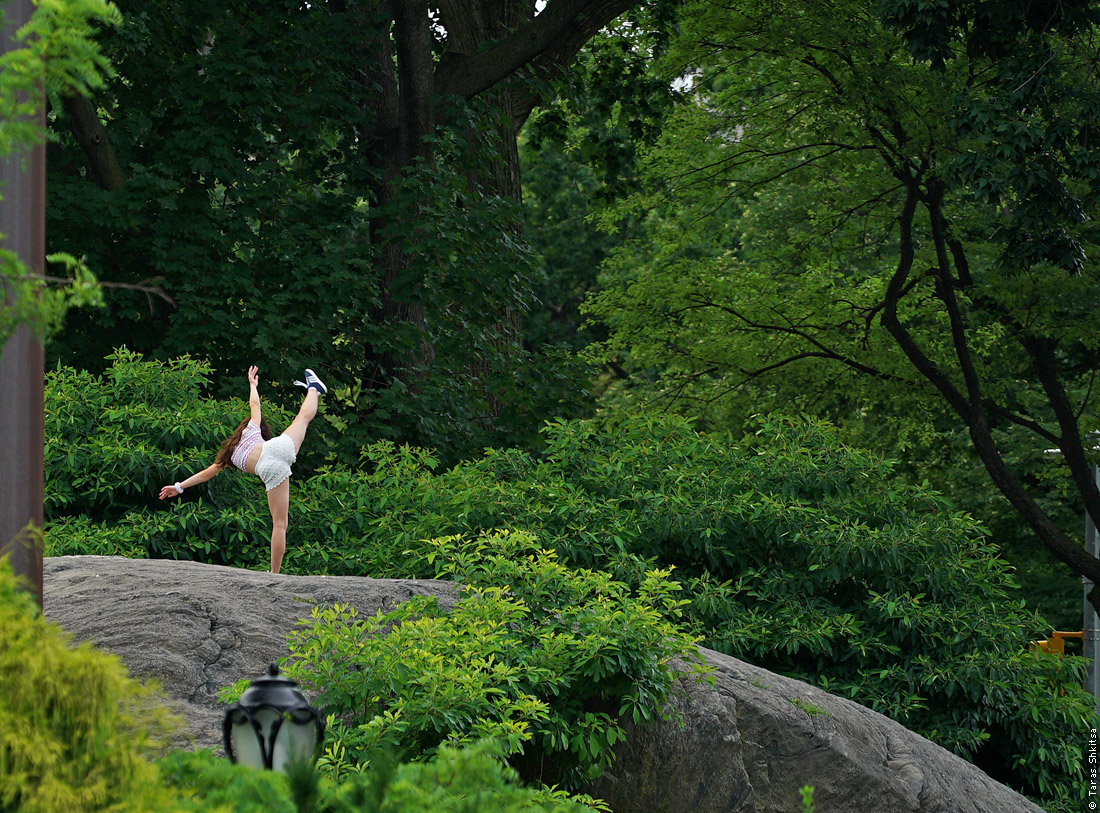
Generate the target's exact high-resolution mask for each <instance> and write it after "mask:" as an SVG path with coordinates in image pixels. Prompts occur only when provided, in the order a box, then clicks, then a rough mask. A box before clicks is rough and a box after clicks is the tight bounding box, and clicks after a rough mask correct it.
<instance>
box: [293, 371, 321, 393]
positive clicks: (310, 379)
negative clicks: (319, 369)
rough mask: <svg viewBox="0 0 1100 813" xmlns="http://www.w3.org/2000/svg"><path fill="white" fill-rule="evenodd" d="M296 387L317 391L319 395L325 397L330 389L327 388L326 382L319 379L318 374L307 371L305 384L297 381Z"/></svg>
mask: <svg viewBox="0 0 1100 813" xmlns="http://www.w3.org/2000/svg"><path fill="white" fill-rule="evenodd" d="M294 386H296V387H305V388H306V389H307V390H317V394H318V395H324V394H325V393H327V392H328V387H326V386H325V384H324V382H323V381H321V379H319V378H318V377H317V374H316V373H315V372H313V370H306V380H305V382H302V381H295V382H294Z"/></svg>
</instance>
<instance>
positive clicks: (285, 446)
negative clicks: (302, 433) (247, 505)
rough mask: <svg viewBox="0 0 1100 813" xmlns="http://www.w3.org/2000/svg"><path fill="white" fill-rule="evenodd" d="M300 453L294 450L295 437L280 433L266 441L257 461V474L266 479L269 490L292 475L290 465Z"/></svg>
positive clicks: (265, 484) (265, 483)
mask: <svg viewBox="0 0 1100 813" xmlns="http://www.w3.org/2000/svg"><path fill="white" fill-rule="evenodd" d="M296 457H298V453H297V452H296V451H295V450H294V438H292V437H291V436H290V435H279V437H277V438H272V439H271V440H269V441H266V442H265V443H264V447H263V448H262V449H260V459H259V460H257V461H256V476H257V477H259V478H260V479H261V480H263V481H264V486H266V488H267V490H268V491H271V489H273V488H277V487H278V486H280V485H282V483H283V480H285V479H286V478H287V477H289V476H290V467H291V466H292V465H293V464H294V459H295V458H296Z"/></svg>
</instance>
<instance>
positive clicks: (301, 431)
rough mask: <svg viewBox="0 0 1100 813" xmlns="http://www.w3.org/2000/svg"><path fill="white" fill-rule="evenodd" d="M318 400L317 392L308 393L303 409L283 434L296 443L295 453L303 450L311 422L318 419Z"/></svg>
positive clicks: (303, 402)
mask: <svg viewBox="0 0 1100 813" xmlns="http://www.w3.org/2000/svg"><path fill="white" fill-rule="evenodd" d="M317 398H318V395H317V390H309V391H308V392H306V397H305V399H304V400H303V401H302V407H301V409H299V410H298V414H297V415H295V416H294V420H293V421H291V422H290V426H288V427H287V428H286V431H285V432H283V434H284V435H289V436H290V438H291V440H293V441H294V451H295V453H297V452H298V450H299V449H301V448H302V441H304V440H305V439H306V429H308V428H309V422H310V421H312V420H313V419H314V418H315V417H317Z"/></svg>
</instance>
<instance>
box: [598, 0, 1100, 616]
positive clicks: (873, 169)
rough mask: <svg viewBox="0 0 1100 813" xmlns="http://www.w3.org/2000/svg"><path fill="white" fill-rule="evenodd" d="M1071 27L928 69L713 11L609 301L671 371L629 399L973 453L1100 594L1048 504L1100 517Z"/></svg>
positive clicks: (605, 299) (793, 19)
mask: <svg viewBox="0 0 1100 813" xmlns="http://www.w3.org/2000/svg"><path fill="white" fill-rule="evenodd" d="M912 8H916V7H915V6H914V7H912ZM960 8H961V7H960ZM983 8H985V9H986V11H988V10H989V8H992V6H991V5H990V6H983ZM1075 8H1076V7H1075ZM984 13H985V12H983V14H984ZM1073 13H1074V12H1073V11H1072V10H1069V9H1067V10H1066V14H1067V15H1071V14H1073ZM1055 16H1057V15H1055ZM983 19H984V18H983ZM990 19H991V18H990ZM1074 21H1075V22H1070V21H1068V20H1067V22H1066V25H1065V26H1060V25H1054V24H1052V25H1051V26H1048V27H1047V28H1045V29H1042V30H1035V29H1033V28H1032V27H1030V26H1029V25H1027V24H1025V23H1024V22H1021V21H1018V22H1019V23H1020V25H1019V27H1018V29H1017V28H1013V27H1012V26H1008V27H1007V28H1006V29H1005V30H1003V31H1002V30H1000V29H997V30H996V31H987V32H986V33H987V34H988V35H989V36H991V37H992V38H993V40H996V41H997V42H998V43H1000V46H1001V50H1000V51H996V52H994V51H993V50H990V48H991V47H992V46H990V45H989V43H987V47H985V49H984V50H983V48H978V47H977V46H976V45H974V44H973V43H971V45H967V44H966V43H963V42H959V41H955V40H952V39H950V38H948V39H947V40H946V41H945V42H944V44H943V49H946V50H941V52H940V53H941V55H943V54H945V53H948V52H949V53H950V54H951V55H952V58H951V59H949V60H948V59H942V60H940V62H942V64H940V65H939V66H938V67H932V66H929V65H928V64H926V63H924V62H921V61H918V60H915V59H914V58H913V57H912V56H911V52H910V47H909V44H908V43H907V42H906V40H905V39H904V38H903V37H902V35H901V34H899V33H897V32H896V31H894V30H893V29H891V28H889V27H888V26H887V25H886V24H884V22H883V21H882V20H881V19H880V18H879V17H878V15H877V13H876V11H875V10H874V9H872V8H871V7H869V6H866V5H865V4H862V3H857V2H853V3H849V4H846V5H841V6H835V5H824V4H809V5H806V4H798V5H797V6H795V5H791V6H790V7H782V6H781V7H776V6H774V4H771V5H760V4H751V3H750V4H743V5H741V6H739V7H738V9H737V10H736V11H734V12H733V13H730V10H729V9H728V8H725V7H721V8H720V7H718V6H715V5H712V4H709V3H706V2H701V3H697V4H693V5H692V6H691V8H690V12H689V13H688V14H687V15H686V17H685V24H684V29H683V33H682V36H681V37H680V38H679V39H678V40H677V42H676V43H675V44H674V45H673V47H672V49H671V51H670V57H669V59H668V61H667V62H666V63H665V75H666V76H667V77H669V78H672V77H675V76H690V77H692V79H691V81H693V82H694V85H693V91H692V97H693V103H692V104H689V105H684V106H682V107H680V108H679V110H678V117H677V119H676V121H675V125H674V126H670V127H668V128H666V131H665V138H664V140H663V142H662V143H661V145H660V146H659V147H658V148H656V149H654V150H652V151H651V153H650V155H649V156H648V159H647V169H648V171H649V173H650V178H651V181H652V183H651V184H650V186H648V187H647V188H646V190H645V191H644V193H642V194H639V195H638V196H637V197H636V198H635V199H634V200H633V202H632V205H633V206H634V207H639V208H640V207H646V208H649V207H652V208H653V209H654V210H656V211H657V212H659V213H660V216H656V217H654V218H653V224H652V227H651V229H650V232H649V235H648V239H649V241H651V242H652V243H655V244H656V245H657V246H659V248H658V251H657V252H656V257H655V259H654V260H653V261H649V262H637V260H638V259H639V256H640V255H642V251H643V250H645V249H644V248H643V247H642V246H636V247H633V248H631V249H628V250H626V251H624V252H622V254H621V255H620V257H619V258H618V260H617V262H616V264H615V265H614V266H613V267H612V271H611V273H609V275H608V280H607V284H606V292H605V293H604V294H603V295H602V297H601V298H600V300H599V301H598V302H596V303H595V304H594V305H593V313H594V314H596V315H597V316H599V318H601V319H602V320H604V321H606V322H607V323H608V325H609V328H610V330H611V338H610V340H609V343H608V344H607V346H606V350H607V354H608V356H609V357H610V358H618V359H620V360H621V361H623V363H624V364H627V365H628V366H629V367H630V368H631V369H633V370H637V371H640V372H641V373H643V374H645V373H647V372H653V371H656V372H657V376H658V377H657V379H656V383H654V384H652V385H645V386H643V387H642V388H641V389H640V390H635V391H633V392H632V391H631V390H630V389H626V390H625V391H624V392H623V393H622V396H623V398H626V399H628V400H629V399H631V398H636V397H638V396H641V397H643V398H647V397H650V396H653V395H656V396H657V397H660V398H665V399H668V400H672V401H676V402H678V403H680V404H681V405H682V406H681V409H683V410H684V411H688V412H695V411H698V412H700V413H702V414H706V415H708V417H714V416H715V415H717V416H718V417H719V425H722V418H721V415H722V413H723V412H725V415H726V416H730V415H734V416H738V417H737V418H736V420H737V421H740V420H743V416H744V415H745V414H746V412H747V410H752V409H753V406H752V405H753V403H754V402H755V403H759V401H760V400H763V401H764V403H766V404H769V405H772V404H779V405H784V406H786V408H788V409H789V408H791V405H798V404H800V403H801V404H803V405H806V408H807V409H810V410H812V411H813V412H815V413H817V414H827V415H828V414H831V413H832V414H837V415H840V416H842V419H843V421H844V422H845V423H846V424H847V425H849V426H857V427H861V428H863V429H865V430H866V429H868V428H869V431H868V432H867V434H868V436H870V437H877V438H880V439H883V441H884V442H885V443H886V444H889V443H891V442H894V443H898V441H899V440H900V444H902V445H901V446H900V448H902V449H905V448H906V446H905V445H904V444H911V445H913V446H916V447H917V448H918V449H920V448H923V449H924V450H927V451H930V452H931V451H935V450H934V449H932V447H933V446H934V445H937V444H938V445H940V446H941V449H942V445H943V443H944V441H945V440H948V441H952V442H953V441H954V439H957V438H960V437H965V438H966V440H967V441H969V443H970V444H971V446H972V448H973V450H974V454H975V457H976V459H977V460H978V461H980V463H981V465H982V466H983V467H984V469H985V470H986V473H987V477H988V479H989V482H990V483H992V484H993V486H994V487H995V488H996V489H997V490H998V491H999V492H1000V493H1001V494H1002V495H1003V498H1004V499H1005V500H1006V501H1007V502H1008V504H1010V505H1011V506H1012V509H1013V511H1014V512H1015V514H1016V516H1018V517H1019V518H1020V519H1022V520H1023V521H1024V522H1025V524H1026V526H1027V527H1028V529H1029V530H1030V531H1031V534H1032V536H1031V539H1032V540H1036V541H1038V542H1039V543H1040V544H1041V545H1043V546H1045V548H1046V549H1047V550H1048V551H1049V552H1050V554H1051V555H1052V556H1053V557H1055V558H1057V559H1058V560H1059V561H1061V562H1062V563H1064V564H1065V565H1067V566H1068V567H1069V569H1070V570H1071V571H1072V573H1074V574H1076V575H1083V576H1087V577H1088V578H1090V579H1092V578H1094V577H1096V576H1097V575H1100V566H1098V563H1097V562H1096V560H1095V559H1093V558H1091V557H1089V556H1087V555H1086V554H1085V552H1084V550H1083V549H1082V547H1081V545H1080V542H1079V540H1078V539H1075V538H1074V537H1075V536H1076V533H1077V531H1076V527H1075V528H1074V531H1073V532H1067V531H1066V530H1064V529H1063V528H1062V527H1059V520H1064V519H1065V518H1066V517H1067V516H1069V517H1072V516H1073V515H1074V512H1072V511H1071V510H1068V509H1067V508H1065V507H1064V506H1065V504H1064V503H1063V507H1061V509H1060V510H1052V509H1051V507H1050V506H1051V503H1050V502H1049V501H1048V499H1047V497H1048V495H1049V494H1051V493H1053V495H1055V496H1062V495H1067V496H1068V497H1071V498H1072V500H1073V501H1076V502H1077V503H1078V504H1081V503H1083V504H1084V505H1085V506H1086V507H1087V509H1088V510H1089V513H1090V514H1091V515H1093V516H1094V517H1095V516H1100V494H1098V493H1097V491H1096V487H1095V484H1094V483H1093V481H1092V477H1091V474H1090V472H1089V465H1088V464H1089V452H1088V451H1087V449H1088V448H1089V447H1090V446H1091V444H1090V442H1089V441H1088V437H1089V433H1090V432H1091V431H1093V429H1094V428H1095V427H1094V424H1095V418H1094V415H1093V412H1094V399H1095V395H1094V388H1093V386H1092V379H1093V376H1094V372H1095V369H1096V366H1097V365H1096V361H1097V358H1096V349H1097V348H1096V340H1095V337H1096V335H1097V330H1096V327H1097V326H1096V325H1095V324H1094V321H1095V319H1096V312H1097V311H1096V308H1095V307H1094V305H1095V304H1096V299H1097V295H1098V293H1100V285H1098V280H1097V274H1096V269H1095V266H1094V264H1092V263H1090V262H1089V261H1087V260H1086V259H1085V257H1086V255H1087V253H1088V251H1087V249H1088V248H1089V247H1090V246H1091V245H1092V240H1093V227H1092V226H1091V225H1090V223H1092V214H1091V213H1093V211H1094V209H1095V205H1096V201H1095V195H1094V191H1093V187H1094V178H1095V173H1096V165H1095V155H1094V153H1093V151H1091V150H1089V149H1088V146H1087V145H1088V143H1089V140H1090V137H1091V131H1092V127H1093V121H1094V116H1093V115H1092V111H1093V110H1094V109H1095V104H1096V102H1097V100H1100V83H1098V82H1097V81H1096V77H1095V76H1094V74H1093V72H1092V67H1091V66H1092V64H1093V61H1092V56H1093V52H1092V49H1093V43H1092V41H1091V39H1090V38H1089V37H1088V36H1085V35H1084V34H1082V35H1081V36H1075V32H1076V31H1078V29H1080V27H1081V26H1082V25H1085V24H1086V23H1087V22H1088V21H1087V20H1083V19H1082V18H1080V17H1079V16H1075V17H1074ZM1010 29H1011V30H1010ZM952 30H954V29H952ZM1089 30H1091V29H1089ZM1012 37H1015V38H1016V39H1012ZM1017 41H1018V44H1019V45H1020V48H1019V49H1016V48H1015V46H1014V45H1013V43H1015V42H1017ZM991 42H992V40H991ZM1008 52H1012V53H1014V54H1015V56H1009V55H1008ZM1039 53H1042V54H1043V56H1042V58H1041V59H1040V57H1039V56H1038V55H1039ZM666 204H667V205H666ZM757 408H758V407H757ZM892 435H893V436H895V438H897V440H894V441H891V439H890V438H891V436H892ZM955 445H956V448H957V444H955ZM895 448H897V447H895ZM1046 448H1057V449H1060V450H1061V453H1062V456H1061V458H1060V461H1059V462H1058V463H1050V462H1048V463H1043V462H1042V450H1043V449H1046ZM930 468H931V467H930ZM955 471H958V469H955ZM946 485H947V483H945V486H946ZM1071 504H1072V503H1071ZM1077 525H1078V522H1074V526H1077ZM1032 544H1033V546H1034V542H1033V543H1032ZM1098 595H1100V594H1096V595H1093V596H1092V601H1093V603H1094V604H1096V603H1097V602H1098V601H1100V598H1098Z"/></svg>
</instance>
